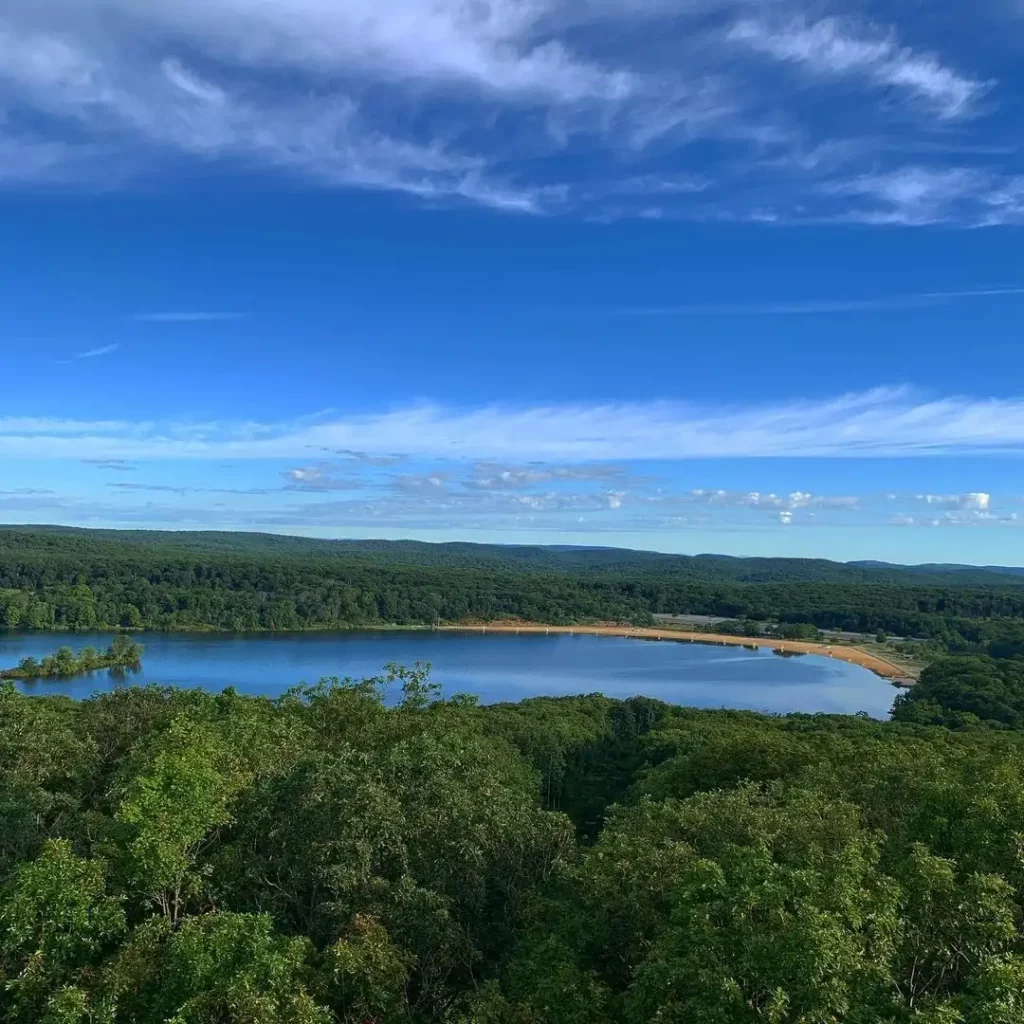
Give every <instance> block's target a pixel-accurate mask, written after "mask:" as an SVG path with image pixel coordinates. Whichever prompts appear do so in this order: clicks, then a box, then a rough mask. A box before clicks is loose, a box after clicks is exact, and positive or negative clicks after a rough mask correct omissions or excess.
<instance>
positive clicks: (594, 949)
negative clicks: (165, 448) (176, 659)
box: [0, 657, 1024, 1024]
mask: <svg viewBox="0 0 1024 1024" xmlns="http://www.w3.org/2000/svg"><path fill="white" fill-rule="evenodd" d="M1022 724H1024V669H1022V668H1021V663H1019V662H1016V661H1013V660H1004V661H1001V662H999V661H994V660H992V659H986V658H970V657H967V658H949V659H945V660H944V661H940V662H936V663H935V664H934V665H932V666H930V667H929V668H928V669H926V670H925V673H924V675H923V676H922V681H921V684H920V686H919V688H915V689H914V690H912V691H910V692H909V693H908V694H906V695H905V696H900V697H899V698H897V705H896V709H895V714H894V721H891V722H876V721H872V720H870V719H867V718H863V717H856V716H851V717H841V716H832V717H830V716H806V715H789V716H779V717H768V716H761V715H757V714H753V713H749V712H738V711H696V710H689V709H684V708H678V707H671V706H668V705H664V704H661V703H659V702H657V701H653V700H649V699H646V698H635V699H632V700H627V701H621V702H620V701H613V700H609V699H607V698H604V697H601V696H597V695H594V696H586V697H572V698H559V699H554V698H538V699H533V700H527V701H523V702H522V703H519V704H515V705H495V706H489V707H480V706H477V704H476V703H475V701H474V700H473V699H472V698H469V697H459V696H454V697H451V698H449V699H447V700H441V699H440V698H439V694H438V689H437V687H436V686H435V685H434V684H433V683H432V682H431V679H430V676H429V674H428V672H427V671H426V670H425V669H424V668H421V667H415V668H412V669H403V668H399V667H396V666H392V667H391V668H389V670H388V671H387V672H386V674H385V675H384V676H382V677H381V678H377V679H370V680H362V681H345V680H337V679H332V680H324V681H322V682H321V683H319V684H317V685H315V686H310V687H303V688H297V689H295V690H293V691H291V692H290V693H288V694H287V695H285V696H283V697H281V698H279V699H276V700H268V699H264V698H256V697H246V696H242V695H240V694H238V693H236V692H234V691H231V690H227V691H225V692H223V693H220V694H210V693H206V692H202V691H197V690H173V689H164V688H157V687H150V688H122V689H118V690H115V691H112V692H107V693H103V694H100V695H97V696H95V697H93V698H91V699H89V700H85V701H73V700H71V699H68V698H64V697H26V696H22V695H20V694H19V693H17V692H16V691H15V690H14V688H13V687H12V686H11V685H10V684H5V685H4V686H0V1020H2V1021H3V1022H5V1024H8V1022H9V1024H35V1022H46V1024H87V1022H88V1024H98V1022H103V1024H122V1022H123V1024H129V1022H131V1024H157V1022H174V1024H209V1022H227V1024H236V1022H237V1024H255V1022H260V1024H348V1022H351V1024H369V1022H379V1024H387V1022H395V1024H402V1022H406V1024H427V1022H438V1024H640V1022H648V1021H666V1022H678V1024H684V1022H686V1024H691V1022H701V1024H748V1022H749V1024H757V1022H774V1024H812V1022H813V1024H825V1022H838V1021H842V1022H846V1024H879V1022H882V1024H886V1022H888V1024H955V1022H960V1024H1019V1022H1020V1021H1021V1020H1022V1019H1024V935H1022V932H1021V921H1022V914H1024V858H1022V854H1021V837H1022V836H1024V732H1022V731H1019V730H1020V727H1021V725H1022Z"/></svg>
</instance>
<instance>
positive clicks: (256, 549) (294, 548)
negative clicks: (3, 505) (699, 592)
mask: <svg viewBox="0 0 1024 1024" xmlns="http://www.w3.org/2000/svg"><path fill="white" fill-rule="evenodd" d="M139 547H146V548H148V549H150V550H152V549H158V550H160V551H163V552H166V553H168V554H176V555H188V556H191V557H202V555H204V554H215V553H216V554H233V555H237V556H245V555H251V554H272V555H281V556H289V557H296V558H309V559H326V558H330V559H338V560H345V561H350V562H373V563H375V564H385V565H387V564H392V565H406V566H408V565H424V566H426V565H452V566H458V565H473V566H477V567H480V566H485V567H487V566H489V567H493V568H494V569H495V570H498V569H501V568H515V569H517V570H519V571H529V572H541V573H562V572H566V573H568V572H571V573H583V574H600V573H616V574H623V573H626V574H636V575H651V574H657V575H671V576H683V577H687V578H691V579H694V580H702V581H711V582H714V581H722V582H723V583H724V582H734V583H780V582H787V581H808V582H835V583H850V584H856V583H864V584H869V583H894V584H899V583H902V584H904V585H911V584H916V585H921V584H922V583H926V584H929V585H936V586H960V587H963V586H1021V585H1024V568H1016V567H1003V566H970V565H955V564H950V565H914V566H907V565H896V564H893V563H890V562H877V561H857V562H831V561H828V560H827V559H819V558H738V557H735V556H731V555H714V554H701V555H669V554H664V553H661V552H657V551H631V550H627V549H622V548H608V547H576V546H571V545H558V546H550V547H548V546H530V545H516V544H508V545H505V544H472V543H468V542H455V543H447V544H430V543H426V542H423V541H411V540H410V541H405V540H403V541H388V540H320V539H315V538H308V537H289V536H282V535H279V534H263V533H233V532H215V531H195V532H191V531H189V532H170V531H159V530H86V529H78V528H74V527H62V526H0V555H2V556H4V557H7V558H11V557H12V556H13V557H16V556H17V555H18V554H19V553H21V552H28V551H33V552H36V553H40V552H42V553H44V554H46V555H47V556H52V557H53V558H74V557H75V555H76V553H82V552H84V551H85V549H88V553H89V554H90V555H96V554H106V555H109V556H110V557H111V558H123V557H125V556H126V555H129V556H130V555H131V552H132V550H133V549H138V548H139Z"/></svg>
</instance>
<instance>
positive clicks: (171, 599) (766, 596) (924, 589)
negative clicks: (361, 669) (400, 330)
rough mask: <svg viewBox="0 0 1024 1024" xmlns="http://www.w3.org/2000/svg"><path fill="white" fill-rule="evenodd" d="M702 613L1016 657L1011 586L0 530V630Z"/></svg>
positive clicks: (695, 562)
mask: <svg viewBox="0 0 1024 1024" xmlns="http://www.w3.org/2000/svg"><path fill="white" fill-rule="evenodd" d="M661 613H665V614H700V615H715V616H723V617H726V618H729V619H739V620H750V621H753V622H758V623H764V622H775V623H781V624H790V625H793V624H806V625H811V626H814V627H815V628H817V629H823V630H850V631H854V632H859V633H869V634H877V633H886V634H890V635H895V636H905V637H915V638H921V639H928V640H932V641H933V642H934V643H935V645H936V646H937V647H939V648H940V649H942V650H946V651H949V652H953V653H976V654H994V655H998V656H1008V655H1015V654H1017V653H1021V652H1024V627H1022V623H1024V576H1019V575H1016V576H1015V575H1012V574H1010V573H1009V571H1001V572H1000V571H988V570H974V571H970V572H967V571H963V572H961V571H954V570H946V569H941V568H940V569H928V568H927V567H925V568H923V569H919V570H912V569H900V568H898V567H870V566H858V565H843V564H840V563H834V562H823V561H814V560H801V559H729V558H723V557H720V556H699V557H696V558H684V557H682V556H669V555H658V554H654V553H644V552H625V551H615V550H612V549H559V548H502V547H498V546H475V545H470V544H454V545H429V544H413V543H395V544H387V543H385V542H372V541H367V542H337V541H307V540H302V539H300V538H288V537H269V536H268V537H261V536H259V535H245V534H243V535H232V534H196V535H190V534H167V535H159V534H148V533H135V532H132V531H124V532H120V531H84V530H70V529H56V528H46V529H44V528H35V529H32V528H7V529H2V530H0V628H2V627H4V626H6V627H7V628H10V629H34V630H52V629H66V630H86V629H117V628H124V629H140V628H146V629H156V630H204V629H213V630H232V631H246V630H300V629H338V628H360V627H362V628H366V627H379V626H386V625H417V624H430V623H434V622H437V621H441V622H446V623H458V622H464V621H467V620H478V621H480V620H483V621H492V620H496V619H510V618H514V619H521V620H527V621H533V622H545V623H551V624H556V625H558V624H569V623H577V622H585V621H598V620H600V621H615V622H629V623H637V624H649V623H650V622H651V618H652V616H653V615H655V614H661Z"/></svg>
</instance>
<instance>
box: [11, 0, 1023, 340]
mask: <svg viewBox="0 0 1024 1024" xmlns="http://www.w3.org/2000/svg"><path fill="white" fill-rule="evenodd" d="M773 6H774V7H775V8H776V9H781V11H782V13H781V14H780V16H779V20H776V21H758V20H752V19H751V18H749V17H740V19H739V20H734V19H735V18H736V15H737V11H739V12H740V13H741V14H744V15H745V14H749V13H750V11H751V9H753V7H754V5H752V4H750V3H748V2H746V0H698V2H694V3H690V2H688V3H686V4H682V3H679V2H678V0H652V2H651V3H647V4H641V3H638V2H633V0H596V2H593V3H587V4H580V3H573V2H572V0H476V2H472V3H470V2H467V0H387V2H384V3H381V2H380V0H260V2H252V0H202V2H199V0H182V2H174V0H147V2H145V3H138V2H135V0H91V2H89V3H85V4H83V3H81V2H79V0H33V2H31V3H30V2H28V0H20V2H16V3H15V4H13V5H12V4H9V5H7V7H8V9H6V10H5V12H4V14H3V16H2V17H0V111H2V110H4V109H8V110H16V111H18V112H19V117H18V119H17V120H16V121H15V119H14V118H8V119H7V120H4V119H3V118H0V185H4V184H6V185H7V186H8V187H13V186H18V187H23V186H24V185H25V184H26V183H39V182H46V183H49V184H58V185H60V184H68V183H71V182H74V181H77V182H79V183H84V184H86V185H89V186H90V187H102V188H105V189H110V188H120V187H126V186H127V185H129V184H130V183H133V182H135V181H138V180H140V179H141V180H142V181H144V182H145V183H147V184H149V183H150V182H152V181H158V182H160V181H163V182H166V183H167V184H168V185H169V186H170V187H174V181H175V178H174V177H172V176H170V175H168V174H167V169H168V168H169V167H171V168H174V171H175V172H177V170H178V167H179V166H180V163H181V161H182V159H183V158H184V159H185V160H188V161H191V162H192V166H193V167H195V168H201V169H202V170H203V172H205V173H211V174H216V173H218V171H219V170H221V169H223V170H230V171H232V172H238V171H240V170H241V171H243V172H246V173H248V172H253V171H255V172H269V173H271V174H276V175H278V176H288V177H297V178H299V179H302V180H305V181H306V182H308V183H311V184H312V185H313V186H314V187H331V188H335V187H340V188H361V189H375V190H391V191H399V192H403V193H406V194H408V195H410V196H414V197H417V198H419V199H421V200H424V201H427V202H434V203H436V202H442V201H443V202H466V203H473V204H477V205H483V206H488V207H491V208H493V209H497V210H502V211H508V212H518V213H530V214H540V213H561V212H576V213H585V214H586V215H588V216H591V217H594V218H595V219H604V220H609V219H614V218H617V217H626V216H630V217H643V218H648V219H659V218H669V217H686V218H690V219H698V220H716V219H730V220H753V221H758V222H766V223H776V222H778V223H784V222H786V221H789V220H816V219H832V220H843V219H860V220H866V221H869V222H874V221H872V217H874V219H875V220H877V221H879V222H882V223H906V224H916V223H927V222H929V220H928V219H927V218H924V217H922V216H920V215H918V216H917V217H912V216H905V217H903V219H899V218H897V217H896V216H895V215H891V216H890V218H889V219H888V220H886V219H884V217H883V216H882V213H884V211H874V212H872V211H870V210H869V211H866V212H865V211H861V210H858V209H855V210H854V211H853V213H855V214H858V216H856V217H850V216H848V215H849V214H850V212H851V211H849V210H848V209H846V207H848V206H850V205H853V206H856V203H851V202H850V200H851V199H852V198H853V197H854V195H855V194H854V193H843V192H841V191H833V192H831V193H822V192H821V191H820V186H822V185H823V184H828V183H829V182H833V183H840V184H841V183H842V182H851V181H855V180H857V179H860V178H867V177H870V176H876V177H877V176H884V175H894V174H900V173H904V168H903V163H904V161H903V160H902V159H901V157H900V152H901V148H900V147H901V146H903V147H906V146H910V145H911V144H912V143H914V142H921V141H927V142H929V143H931V144H933V145H936V146H937V147H938V155H937V156H936V162H938V161H939V160H941V159H942V155H943V153H944V152H946V151H949V150H950V149H951V148H952V147H955V146H958V145H965V144H967V143H968V142H971V141H974V140H972V139H968V138H966V137H961V135H960V134H957V133H965V132H966V131H967V128H966V126H967V124H968V122H969V121H971V120H972V118H971V117H969V115H979V116H978V118H977V120H979V121H980V120H981V115H983V114H985V113H987V112H988V111H989V110H991V109H994V108H995V107H996V97H995V95H993V97H992V99H991V101H990V102H989V101H986V103H985V104H982V103H980V102H979V99H980V98H981V97H982V96H983V95H985V94H986V92H987V90H989V87H990V82H989V81H988V79H987V78H984V77H982V76H980V75H977V74H974V73H971V72H969V71H967V70H958V68H957V65H958V63H959V62H958V61H957V60H954V59H951V58H949V57H947V56H946V55H939V54H937V53H933V52H931V51H930V50H928V49H924V48H921V47H916V46H913V45H910V44H908V43H905V42H898V41H897V40H907V39H912V38H913V36H914V34H915V33H914V29H915V28H916V24H915V19H914V18H913V17H911V16H910V14H909V13H908V12H903V11H899V12H893V17H895V16H896V15H899V17H900V20H902V21H904V22H907V23H908V24H905V25H900V26H899V27H898V28H897V27H896V26H874V25H868V24H865V23H861V22H856V21H852V20H849V19H837V18H825V19H823V20H819V21H816V22H815V21H808V20H807V19H806V18H804V17H796V18H788V17H787V16H786V13H785V12H786V11H792V10H797V9H798V5H796V4H795V3H793V2H792V0H782V2H780V3H778V4H775V5H773ZM974 15H975V12H972V17H974ZM975 20H980V19H975ZM723 24H726V25H729V24H731V26H732V27H731V29H728V28H727V29H725V30H724V31H723V29H722V25H723ZM982 28H984V26H982ZM980 31H981V30H980V29H977V28H976V32H978V33H979V34H980ZM955 43H956V40H955V39H951V40H950V44H951V48H953V49H955V48H956V47H955V45H954V44H955ZM738 47H745V48H751V49H753V50H756V51H758V52H762V53H765V54H767V55H769V56H772V57H774V58H776V60H778V61H780V62H782V63H783V64H797V65H799V66H800V67H802V68H804V69H806V70H808V71H811V72H813V73H814V74H815V75H816V76H819V77H820V76H823V75H824V76H829V77H835V78H837V79H842V80H843V81H844V82H845V83H846V85H848V86H853V87H854V88H853V89H844V90H842V91H840V90H834V95H831V96H830V102H833V103H834V106H830V107H827V108H825V107H824V104H823V103H821V102H819V97H818V96H815V97H813V99H812V98H810V97H809V94H808V92H807V90H806V89H804V88H802V86H801V83H799V82H794V81H793V80H792V79H793V76H792V75H788V74H784V73H783V74H780V71H779V68H778V67H777V66H775V65H768V64H766V63H765V62H761V61H752V60H749V59H748V60H737V59H736V53H737V48H738ZM978 50H979V48H978V47H975V48H974V49H973V50H972V49H970V48H965V51H966V52H968V53H972V55H973V56H974V57H977V55H978ZM773 67H774V68H775V70H773ZM783 70H784V69H783ZM766 78H768V79H770V80H769V81H766ZM778 79H782V80H781V81H779V80H778ZM854 89H856V90H857V91H854ZM893 95H898V96H902V97H904V98H905V99H907V100H909V101H912V102H911V103H910V106H912V107H913V111H912V112H913V113H914V115H915V116H914V117H912V118H904V119H902V120H901V121H900V122H899V123H898V125H897V124H896V123H895V122H894V121H893V119H892V118H891V116H890V114H891V108H892V105H893V104H892V96H893ZM851 112H854V113H855V115H856V116H853V117H851V116H849V115H850V114H851ZM22 114H25V115H27V116H22ZM823 114H824V116H823ZM936 121H941V122H942V126H943V128H944V129H945V130H946V133H945V134H944V135H943V137H942V139H941V140H940V141H939V142H936V141H935V138H934V135H933V134H932V131H933V128H934V126H935V123H936ZM702 140H713V141H714V142H715V143H716V146H715V153H716V154H717V155H714V156H712V155H711V150H710V148H709V147H705V149H704V150H703V151H702V155H701V160H702V161H706V165H702V166H700V167H699V168H697V170H699V172H700V173H697V172H696V171H695V169H694V160H693V159H692V157H691V153H690V152H688V151H687V150H686V149H685V147H687V146H689V145H691V144H692V143H694V142H700V141H702ZM897 143H898V145H897ZM944 147H945V148H944ZM995 159H996V158H993V159H992V160H991V161H990V162H992V163H994V162H995ZM989 170H990V172H991V175H992V180H991V187H990V188H989V189H988V191H987V192H986V193H985V194H984V195H983V196H979V197H977V199H976V202H975V206H976V208H975V209H972V210H967V211H961V212H962V213H963V214H964V216H965V219H966V220H967V221H968V222H970V223H1007V222H1015V221H1016V220H1019V219H1021V218H1022V217H1024V186H1018V184H1017V182H1016V177H1015V175H1014V174H1012V173H1010V172H1009V171H1008V170H1006V169H997V168H995V167H990V168H989ZM824 195H830V196H831V197H832V199H831V202H829V201H828V200H826V199H824V198H823V196H824ZM840 196H845V197H846V198H847V202H845V203H839V202H838V197H840ZM837 205H838V206H840V207H841V208H840V209H836V208H835V207H836V206H837ZM911 212H914V211H911ZM931 212H932V216H933V217H935V218H937V219H945V218H944V215H942V211H941V210H940V209H939V203H938V202H937V201H936V203H935V204H933V206H932V210H931ZM950 219H953V218H950ZM190 318H192V317H190ZM194 318H195V319H200V316H199V315H195V316H194ZM204 318H206V317H204ZM209 318H211V319H212V317H209ZM144 319H150V320H152V321H153V322H159V321H160V320H161V319H166V320H167V321H168V322H174V321H175V320H177V319H181V320H183V321H184V320H185V319H186V317H185V315H178V316H175V315H168V316H166V317H163V318H161V317H160V316H159V315H153V316H151V317H144Z"/></svg>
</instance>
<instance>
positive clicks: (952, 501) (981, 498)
mask: <svg viewBox="0 0 1024 1024" xmlns="http://www.w3.org/2000/svg"><path fill="white" fill-rule="evenodd" d="M917 499H918V501H923V502H924V503H925V504H927V505H936V506H938V507H939V508H947V509H960V510H970V509H973V510H976V511H979V512H987V511H988V509H989V508H990V507H991V504H992V495H991V494H987V493H985V492H984V491H975V492H972V493H970V494H919V495H918V496H917Z"/></svg>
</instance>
